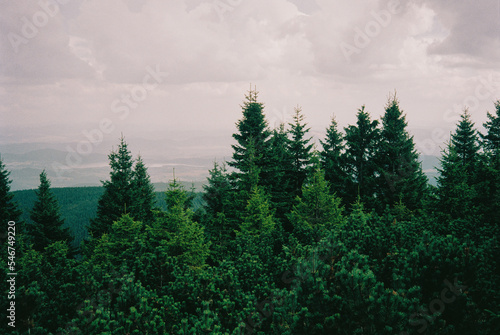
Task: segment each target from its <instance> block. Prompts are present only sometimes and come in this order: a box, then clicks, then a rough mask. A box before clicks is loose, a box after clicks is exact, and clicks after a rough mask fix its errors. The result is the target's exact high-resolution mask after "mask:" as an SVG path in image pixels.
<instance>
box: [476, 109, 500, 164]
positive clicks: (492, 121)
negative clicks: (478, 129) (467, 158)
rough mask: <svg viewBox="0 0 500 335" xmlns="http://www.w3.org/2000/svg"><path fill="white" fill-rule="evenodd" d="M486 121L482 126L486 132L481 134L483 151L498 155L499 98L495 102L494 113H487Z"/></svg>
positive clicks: (499, 133) (499, 128)
mask: <svg viewBox="0 0 500 335" xmlns="http://www.w3.org/2000/svg"><path fill="white" fill-rule="evenodd" d="M487 117H488V121H486V122H485V123H484V124H483V126H484V128H485V129H486V134H485V135H483V134H481V138H482V140H483V146H484V149H485V151H488V152H491V153H494V154H495V155H498V154H499V153H500V100H497V101H496V102H495V115H493V114H491V113H490V112H488V113H487Z"/></svg>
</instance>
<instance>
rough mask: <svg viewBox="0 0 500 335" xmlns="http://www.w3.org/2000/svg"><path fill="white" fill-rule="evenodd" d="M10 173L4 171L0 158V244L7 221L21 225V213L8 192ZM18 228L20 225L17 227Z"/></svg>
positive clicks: (2, 240)
mask: <svg viewBox="0 0 500 335" xmlns="http://www.w3.org/2000/svg"><path fill="white" fill-rule="evenodd" d="M9 175H10V171H7V170H6V169H5V164H4V163H3V161H2V159H1V157H0V220H2V224H1V229H2V232H1V233H0V237H1V238H0V242H2V245H4V243H3V242H5V241H6V238H7V227H8V222H9V221H14V222H16V224H18V223H21V222H20V217H21V211H20V210H19V208H18V207H17V203H16V202H15V201H14V194H12V193H11V192H10V184H11V183H12V180H10V179H9ZM17 227H18V228H19V227H20V225H18V226H17Z"/></svg>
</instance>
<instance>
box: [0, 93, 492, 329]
mask: <svg viewBox="0 0 500 335" xmlns="http://www.w3.org/2000/svg"><path fill="white" fill-rule="evenodd" d="M494 108H495V110H494V112H493V113H490V112H488V113H487V118H488V121H487V122H486V123H485V124H484V129H485V133H481V132H479V131H478V130H477V129H476V126H475V124H474V123H473V122H472V120H471V115H470V113H469V112H468V111H467V109H464V111H463V113H462V115H461V117H460V120H459V122H458V123H457V125H456V129H455V130H454V132H453V133H452V134H451V135H450V138H449V141H448V142H447V143H446V147H445V148H444V150H443V152H442V155H441V158H440V166H438V167H437V168H438V172H439V175H438V178H437V185H436V186H432V185H431V184H430V183H429V181H428V180H427V177H426V176H425V174H424V173H423V171H422V166H421V161H420V158H419V153H418V152H417V150H416V147H415V142H414V139H413V136H412V135H411V134H410V133H409V132H408V130H407V127H408V123H407V121H406V115H405V113H404V111H403V110H402V108H401V105H400V101H399V100H398V99H397V97H396V96H395V95H394V96H391V97H390V98H389V99H388V102H387V104H386V106H385V107H384V110H385V111H384V114H383V116H382V117H381V119H380V120H375V119H373V118H372V117H371V115H370V114H369V112H368V110H367V109H366V107H365V106H360V108H359V110H358V111H357V114H356V123H355V124H353V125H348V126H346V127H344V128H343V129H341V128H340V127H339V125H338V123H337V121H336V118H335V115H332V118H331V123H330V124H329V125H326V127H325V128H326V134H325V137H324V138H323V139H321V140H320V141H319V145H318V146H315V145H314V141H313V139H312V135H311V133H310V128H309V126H308V124H307V122H306V117H305V113H306V111H303V110H302V108H300V107H297V108H296V109H295V111H294V113H293V118H292V121H291V122H290V123H288V124H281V125H279V126H278V127H276V128H274V129H272V128H270V127H269V124H268V123H267V121H266V117H265V111H264V109H265V107H264V103H263V102H261V101H260V100H259V97H258V92H257V91H256V90H252V89H251V90H250V91H249V92H248V94H247V95H246V96H245V99H244V101H243V103H242V105H241V118H240V119H239V120H238V121H237V123H236V129H235V133H234V134H233V138H234V144H233V146H232V149H233V155H232V157H231V159H230V160H229V161H227V162H214V166H213V168H212V169H210V171H209V176H208V178H207V182H206V183H205V185H204V187H203V192H202V194H201V198H202V201H201V202H200V201H199V199H197V196H196V194H195V193H194V192H193V191H190V190H187V189H186V188H185V187H184V186H182V184H181V183H180V182H179V180H177V179H175V178H174V179H173V180H172V181H171V183H170V184H169V186H168V188H167V189H166V191H165V192H164V194H163V195H162V200H161V201H162V205H161V206H159V205H158V204H157V201H156V193H155V190H154V187H153V184H152V182H151V178H150V176H149V174H148V171H147V166H146V165H145V163H144V162H143V160H142V158H141V157H140V156H137V157H134V156H133V154H132V153H131V152H130V150H129V148H128V144H127V142H126V141H125V138H124V137H122V138H120V140H119V143H118V146H117V148H116V149H115V150H112V151H111V152H110V154H109V156H108V159H109V166H110V174H109V178H108V179H107V180H105V181H104V182H103V184H102V188H100V189H98V190H88V191H89V192H90V191H92V192H93V193H92V192H90V193H92V194H94V195H93V196H90V198H89V199H95V197H96V196H98V200H97V201H96V202H95V203H92V204H90V203H89V205H88V206H89V208H90V206H92V210H91V213H92V218H90V220H89V221H88V226H87V227H85V229H84V230H85V231H84V232H80V230H78V231H79V232H80V233H79V236H78V241H80V240H82V239H83V241H82V243H81V244H79V245H78V244H77V245H76V247H75V243H72V241H73V240H74V238H75V236H74V232H75V231H76V230H74V229H71V227H72V225H73V224H74V223H73V222H71V219H69V220H68V218H66V219H64V217H63V216H62V215H61V211H62V209H61V205H60V204H59V202H58V200H57V199H58V198H57V197H56V196H55V195H54V190H52V189H51V184H50V180H49V179H48V178H47V174H46V173H45V171H41V173H40V186H39V188H38V189H37V190H36V192H35V199H34V200H33V207H32V208H31V209H30V211H29V213H24V215H23V213H22V211H21V210H20V209H19V206H18V204H17V203H16V202H15V200H14V195H13V193H12V192H11V191H10V183H11V180H10V177H9V171H8V170H7V169H6V166H5V165H4V164H3V162H2V161H1V160H0V217H1V219H2V233H1V234H0V236H2V242H3V245H4V246H5V247H4V248H3V256H4V257H3V260H4V261H2V262H0V264H1V266H0V267H1V270H2V271H3V272H4V278H8V274H9V273H11V272H13V269H15V271H16V276H15V283H16V288H15V298H14V299H10V298H7V297H8V293H9V292H10V291H9V290H11V288H10V286H9V285H10V284H9V282H7V281H6V280H4V281H2V283H1V284H0V287H1V289H2V292H3V293H2V298H1V299H0V308H1V310H2V311H8V308H9V306H11V302H12V301H14V302H15V322H14V325H15V327H12V325H9V319H8V318H7V321H6V318H4V320H3V321H2V324H1V326H0V329H1V330H0V331H1V333H3V334H306V333H307V334H346V335H347V334H349V335H350V334H398V335H404V334H424V333H425V334H450V335H451V334H478V335H491V334H495V333H499V332H500V310H499V306H500V291H499V289H498V287H497V285H498V283H500V272H499V271H498V268H499V266H498V265H499V264H498V261H499V259H500V252H499V237H500V235H499V231H500V101H497V102H496V103H495V104H494ZM96 192H97V193H96ZM90 193H89V194H90ZM89 201H91V202H92V201H93V200H89ZM22 218H24V219H22ZM68 221H69V222H68ZM11 222H15V239H12V238H9V237H8V235H7V233H6V232H7V231H8V230H9V226H11V225H12V223H11ZM82 229H83V228H82ZM80 234H81V235H80ZM84 237H85V238H84ZM7 246H11V247H12V248H15V266H14V267H12V268H11V267H10V266H11V265H8V259H9V258H8V257H9V254H8V250H10V249H8V248H7ZM11 257H12V256H11Z"/></svg>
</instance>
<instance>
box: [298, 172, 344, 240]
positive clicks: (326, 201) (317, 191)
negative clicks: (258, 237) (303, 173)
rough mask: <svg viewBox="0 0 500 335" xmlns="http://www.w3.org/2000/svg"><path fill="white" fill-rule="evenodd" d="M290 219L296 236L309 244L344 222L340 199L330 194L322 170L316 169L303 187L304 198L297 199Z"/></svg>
mask: <svg viewBox="0 0 500 335" xmlns="http://www.w3.org/2000/svg"><path fill="white" fill-rule="evenodd" d="M289 219H290V222H291V223H292V225H293V228H294V230H293V233H294V235H295V236H297V237H299V238H300V240H301V242H303V243H304V242H305V243H308V244H310V243H312V242H313V241H315V240H317V239H318V238H321V237H322V236H323V235H324V234H325V233H326V231H330V230H332V229H333V228H334V226H335V225H338V224H340V223H341V222H342V208H341V206H340V198H337V197H335V196H334V195H332V194H330V190H329V185H328V184H327V182H326V181H325V178H324V174H323V171H321V170H320V169H316V171H315V172H314V174H313V175H312V176H311V177H310V178H309V180H308V181H307V183H306V184H304V186H303V187H302V197H297V200H296V204H295V205H294V206H293V209H292V211H291V213H290V214H289Z"/></svg>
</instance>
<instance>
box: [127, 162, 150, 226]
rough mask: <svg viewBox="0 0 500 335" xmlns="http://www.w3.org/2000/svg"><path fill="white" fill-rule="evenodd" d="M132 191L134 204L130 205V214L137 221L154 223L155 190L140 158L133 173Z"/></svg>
mask: <svg viewBox="0 0 500 335" xmlns="http://www.w3.org/2000/svg"><path fill="white" fill-rule="evenodd" d="M130 186H131V190H132V192H133V202H132V203H131V205H130V214H131V216H132V217H133V218H134V219H135V220H136V221H141V222H143V223H145V224H149V223H151V222H153V220H154V215H153V209H154V208H155V202H156V195H155V188H154V186H153V184H152V183H151V178H150V177H149V174H148V171H147V168H146V166H145V165H144V162H143V161H142V158H141V157H140V156H139V157H138V158H137V161H136V163H135V167H134V170H133V171H132V180H131V185H130Z"/></svg>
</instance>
